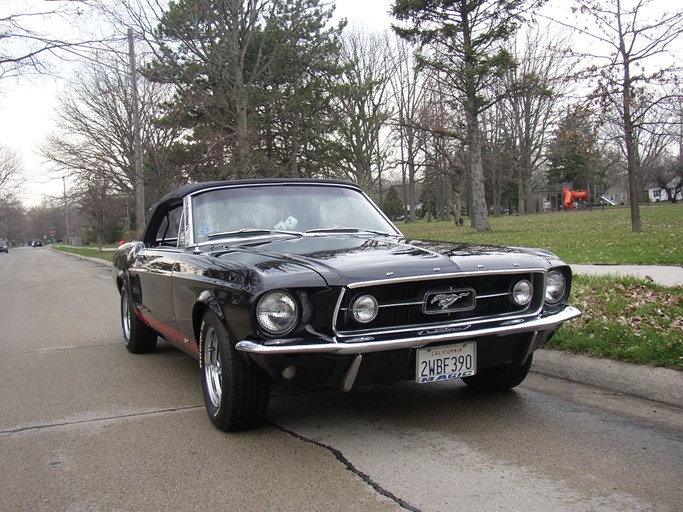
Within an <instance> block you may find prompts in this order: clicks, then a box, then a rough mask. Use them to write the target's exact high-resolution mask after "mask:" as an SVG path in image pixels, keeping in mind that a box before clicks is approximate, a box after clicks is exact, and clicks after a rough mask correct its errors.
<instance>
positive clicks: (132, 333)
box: [121, 286, 157, 354]
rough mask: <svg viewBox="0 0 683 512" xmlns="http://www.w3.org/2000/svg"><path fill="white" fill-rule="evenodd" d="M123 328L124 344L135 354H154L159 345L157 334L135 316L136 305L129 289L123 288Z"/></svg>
mask: <svg viewBox="0 0 683 512" xmlns="http://www.w3.org/2000/svg"><path fill="white" fill-rule="evenodd" d="M121 327H122V329H123V342H124V343H125V344H126V348H127V349H128V350H129V351H130V352H132V353H133V354H145V353H148V352H152V351H153V350H154V347H156V345H157V333H156V331H155V330H154V329H152V328H151V327H150V326H149V325H147V324H146V323H145V322H143V321H142V320H140V319H139V318H138V317H137V315H136V314H135V304H133V297H132V296H131V294H130V292H129V291H128V288H126V287H125V286H124V287H123V288H121Z"/></svg>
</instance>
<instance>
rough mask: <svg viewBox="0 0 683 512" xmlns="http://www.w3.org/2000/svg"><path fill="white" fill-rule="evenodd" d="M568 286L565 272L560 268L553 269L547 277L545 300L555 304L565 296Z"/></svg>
mask: <svg viewBox="0 0 683 512" xmlns="http://www.w3.org/2000/svg"><path fill="white" fill-rule="evenodd" d="M566 288H567V282H566V281H565V279H564V274H563V273H562V272H560V271H559V270H551V271H550V272H548V275H547V276H546V278H545V301H546V302H549V303H550V304H555V303H556V302H558V301H559V300H560V299H561V298H562V297H563V296H564V292H565V289H566Z"/></svg>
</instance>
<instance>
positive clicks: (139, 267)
mask: <svg viewBox="0 0 683 512" xmlns="http://www.w3.org/2000/svg"><path fill="white" fill-rule="evenodd" d="M181 216H182V205H179V206H177V207H176V208H173V209H171V210H169V211H168V212H167V213H166V214H165V215H164V217H163V219H162V220H161V222H160V223H159V227H158V229H157V232H156V236H154V237H153V238H154V242H152V243H151V244H148V246H147V247H145V249H143V250H142V251H140V252H139V253H138V254H137V256H136V258H135V264H134V266H133V268H132V269H131V280H132V281H133V283H132V285H133V288H134V290H133V291H134V292H135V291H136V290H135V288H138V293H139V295H138V300H139V303H140V305H141V310H142V311H143V314H144V315H145V319H146V321H147V322H148V323H149V324H150V325H151V326H152V327H153V328H154V329H156V330H157V331H158V332H159V333H160V334H161V335H162V336H163V337H164V338H166V339H167V340H168V341H171V342H176V341H179V338H180V335H179V334H178V327H177V323H176V318H175V308H174V304H173V271H174V268H175V265H176V262H177V260H178V257H179V254H180V252H181V250H180V249H179V248H178V228H179V225H180V219H181ZM135 281H137V283H136V282H135ZM136 284H137V287H136V286H135V285H136Z"/></svg>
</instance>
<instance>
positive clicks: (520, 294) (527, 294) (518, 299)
mask: <svg viewBox="0 0 683 512" xmlns="http://www.w3.org/2000/svg"><path fill="white" fill-rule="evenodd" d="M533 298H534V287H533V285H532V284H531V281H529V280H528V279H520V280H519V281H517V282H516V283H515V284H514V285H513V286H512V289H511V290H510V300H511V301H512V303H513V304H515V305H517V306H520V307H525V306H528V305H529V304H531V300H532V299H533Z"/></svg>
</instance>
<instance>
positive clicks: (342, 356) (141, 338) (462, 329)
mask: <svg viewBox="0 0 683 512" xmlns="http://www.w3.org/2000/svg"><path fill="white" fill-rule="evenodd" d="M114 277H115V280H116V285H117V286H118V289H119V291H120V292H121V323H122V327H123V337H124V341H125V344H126V347H127V348H128V350H129V351H130V352H133V353H143V352H150V351H152V350H153V349H154V347H155V345H156V342H157V337H158V336H161V337H163V338H164V339H165V340H167V341H168V342H169V343H171V344H173V345H175V346H176V347H178V348H180V349H181V350H183V351H185V352H187V353H188V354H190V355H192V356H194V357H195V358H197V359H198V361H199V365H200V367H201V369H202V387H203V392H204V401H205V403H206V409H207V412H208V415H209V418H211V421H212V422H213V423H214V425H216V426H217V427H218V428H220V429H223V430H226V431H233V430H240V429H245V428H250V427H253V426H256V425H258V424H259V423H261V422H262V421H263V420H264V419H265V416H266V412H267V409H268V402H269V397H270V387H271V385H272V384H273V383H285V384H291V385H300V386H307V387H311V386H318V387H337V388H340V389H342V390H344V391H349V390H351V389H352V388H354V387H356V386H363V385H371V384H378V383H387V382H396V381H401V380H408V379H414V380H415V381H416V382H418V383H430V382H438V381H442V380H449V379H462V380H463V381H464V382H465V383H466V384H467V385H468V386H471V387H474V388H479V389H485V390H504V389H509V388H512V387H515V386H517V385H518V384H520V383H521V382H522V381H523V380H524V378H525V377H526V375H527V373H528V372H529V367H530V366H531V361H532V357H533V352H534V351H535V350H536V349H537V348H539V347H541V346H543V345H544V344H545V343H546V342H547V341H548V340H549V339H550V337H551V336H552V335H553V334H554V333H555V331H557V329H558V328H559V327H560V325H562V324H563V323H564V322H565V321H567V320H570V319H572V318H574V317H577V316H578V315H579V314H580V313H579V311H578V310H577V309H575V308H573V307H571V306H569V305H568V304H567V302H568V298H569V290H570V285H571V271H570V268H569V267H568V266H567V265H566V264H565V263H563V262H562V261H560V260H559V259H558V258H557V256H555V255H554V254H552V253H550V252H547V251H544V250H539V249H523V248H510V247H482V246H472V245H462V244H455V243H446V242H434V241H417V240H407V239H406V238H404V237H403V235H402V234H401V232H400V231H399V230H398V229H397V228H396V226H394V225H393V224H392V223H391V222H390V221H389V220H388V219H387V218H386V216H385V215H384V214H383V213H382V212H381V211H380V210H379V208H377V206H375V204H374V203H373V202H372V201H371V200H370V199H369V198H368V197H367V196H366V195H365V194H364V193H363V191H362V190H361V189H360V188H358V187H357V186H355V185H353V184H351V183H346V182H341V181H320V180H257V181H234V182H212V183H197V184H190V185H186V186H183V187H181V188H179V189H178V190H176V191H175V192H172V193H170V194H168V195H166V196H165V197H163V198H162V199H161V200H160V201H159V202H158V203H157V204H156V205H155V206H154V207H152V209H151V212H150V219H149V223H148V225H147V227H146V230H145V233H144V235H143V240H142V241H138V242H130V243H126V244H124V245H122V246H121V247H120V248H119V249H118V251H117V252H116V256H115V258H114Z"/></svg>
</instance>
